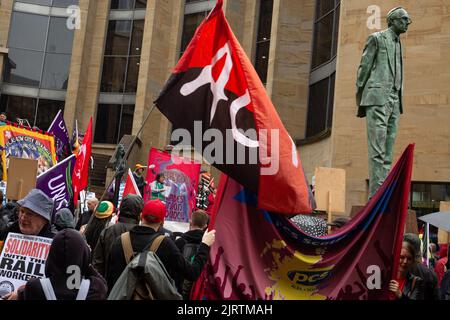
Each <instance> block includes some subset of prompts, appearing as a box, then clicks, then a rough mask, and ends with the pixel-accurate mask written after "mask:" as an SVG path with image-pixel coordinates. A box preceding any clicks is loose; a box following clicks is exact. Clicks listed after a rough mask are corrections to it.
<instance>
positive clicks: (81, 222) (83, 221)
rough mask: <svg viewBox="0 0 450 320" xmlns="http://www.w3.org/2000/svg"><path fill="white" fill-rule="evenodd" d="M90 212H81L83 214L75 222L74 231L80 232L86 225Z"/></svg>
mask: <svg viewBox="0 0 450 320" xmlns="http://www.w3.org/2000/svg"><path fill="white" fill-rule="evenodd" d="M92 213H93V211H92V210H88V211H85V212H83V214H82V215H81V217H79V218H78V221H77V225H76V226H75V229H77V230H80V229H81V227H82V226H84V225H85V224H88V222H89V220H90V219H91V217H92Z"/></svg>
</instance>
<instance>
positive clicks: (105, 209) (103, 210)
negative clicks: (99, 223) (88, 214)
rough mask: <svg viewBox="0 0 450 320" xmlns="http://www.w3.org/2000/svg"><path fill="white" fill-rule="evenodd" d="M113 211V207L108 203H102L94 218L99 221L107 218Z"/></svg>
mask: <svg viewBox="0 0 450 320" xmlns="http://www.w3.org/2000/svg"><path fill="white" fill-rule="evenodd" d="M113 211H114V205H113V204H112V203H111V202H109V201H102V202H100V204H99V205H98V206H97V209H96V210H95V216H96V217H97V218H99V219H106V218H109V217H110V216H111V215H112V213H113Z"/></svg>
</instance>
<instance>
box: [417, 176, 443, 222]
mask: <svg viewBox="0 0 450 320" xmlns="http://www.w3.org/2000/svg"><path fill="white" fill-rule="evenodd" d="M409 198H410V199H409V200H410V202H409V207H410V208H411V209H412V210H415V211H416V214H417V216H418V217H420V216H423V215H426V214H429V213H433V212H437V211H439V206H440V202H441V201H450V183H432V182H412V184H411V192H410V195H409Z"/></svg>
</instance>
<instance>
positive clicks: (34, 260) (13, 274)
mask: <svg viewBox="0 0 450 320" xmlns="http://www.w3.org/2000/svg"><path fill="white" fill-rule="evenodd" d="M52 241H53V240H52V239H50V238H44V237H38V236H29V235H24V234H18V233H13V232H10V233H9V234H8V237H7V238H6V241H5V244H4V246H3V251H2V253H1V255H0V296H4V295H5V294H8V293H11V292H13V291H15V290H17V288H19V287H20V286H22V285H24V284H25V283H27V281H28V280H31V279H33V278H43V277H44V276H45V262H46V261H47V257H48V253H49V251H50V246H51V244H52Z"/></svg>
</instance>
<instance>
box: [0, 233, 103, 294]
mask: <svg viewBox="0 0 450 320" xmlns="http://www.w3.org/2000/svg"><path fill="white" fill-rule="evenodd" d="M89 261H90V250H89V248H88V246H87V244H86V242H85V241H84V239H83V237H82V236H81V235H80V234H79V232H78V231H76V230H74V229H64V230H62V231H60V232H58V233H57V234H56V235H55V237H54V239H53V242H52V245H51V247H50V251H49V254H48V257H47V261H46V262H45V276H46V278H42V279H38V278H34V279H31V280H29V281H28V282H27V283H26V284H25V286H23V287H22V288H21V289H18V291H17V292H14V293H12V294H9V295H8V296H4V297H3V298H4V299H8V300H16V299H17V300H104V299H106V293H107V288H106V281H105V279H103V278H102V276H101V275H100V274H99V273H98V272H97V271H96V270H95V269H94V268H93V267H92V266H91V265H90V264H89ZM74 266H75V268H73V267H74ZM71 270H75V271H71ZM77 271H78V272H79V277H80V278H79V283H78V285H76V284H75V285H74V287H73V288H69V286H68V283H72V281H71V279H75V278H74V274H75V272H77ZM69 277H71V279H69ZM73 283H75V281H73ZM77 287H78V288H77Z"/></svg>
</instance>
